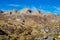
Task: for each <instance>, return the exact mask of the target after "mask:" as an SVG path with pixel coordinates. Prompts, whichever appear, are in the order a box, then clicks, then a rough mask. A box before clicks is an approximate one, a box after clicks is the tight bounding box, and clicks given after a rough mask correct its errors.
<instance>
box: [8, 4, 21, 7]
mask: <svg viewBox="0 0 60 40" xmlns="http://www.w3.org/2000/svg"><path fill="white" fill-rule="evenodd" d="M8 6H13V7H19V6H20V5H18V4H8Z"/></svg>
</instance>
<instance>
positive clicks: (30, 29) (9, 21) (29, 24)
mask: <svg viewBox="0 0 60 40" xmlns="http://www.w3.org/2000/svg"><path fill="white" fill-rule="evenodd" d="M50 37H52V38H50ZM41 38H42V39H44V40H48V38H50V39H52V40H54V39H55V40H60V15H54V14H52V13H47V14H44V13H41V11H39V10H30V9H28V8H25V9H22V10H18V11H17V10H15V9H14V10H9V11H0V40H35V39H37V40H38V39H41Z"/></svg>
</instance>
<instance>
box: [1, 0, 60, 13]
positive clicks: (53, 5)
mask: <svg viewBox="0 0 60 40" xmlns="http://www.w3.org/2000/svg"><path fill="white" fill-rule="evenodd" d="M23 8H30V9H32V10H40V11H42V12H43V13H47V12H52V13H54V14H60V0H0V9H1V10H12V9H17V10H20V9H23Z"/></svg>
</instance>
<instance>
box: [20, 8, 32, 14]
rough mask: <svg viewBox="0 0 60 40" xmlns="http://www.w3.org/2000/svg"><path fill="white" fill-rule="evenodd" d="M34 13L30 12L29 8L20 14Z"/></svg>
mask: <svg viewBox="0 0 60 40" xmlns="http://www.w3.org/2000/svg"><path fill="white" fill-rule="evenodd" d="M31 12H32V11H31V10H29V9H28V8H24V9H22V10H21V11H20V14H30V13H31Z"/></svg>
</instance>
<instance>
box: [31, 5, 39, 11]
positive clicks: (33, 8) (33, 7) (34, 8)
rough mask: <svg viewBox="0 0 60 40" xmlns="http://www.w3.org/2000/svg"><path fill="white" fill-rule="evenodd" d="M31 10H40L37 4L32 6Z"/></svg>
mask: <svg viewBox="0 0 60 40" xmlns="http://www.w3.org/2000/svg"><path fill="white" fill-rule="evenodd" d="M30 9H31V10H39V9H38V8H36V7H35V6H32V7H30Z"/></svg>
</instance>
